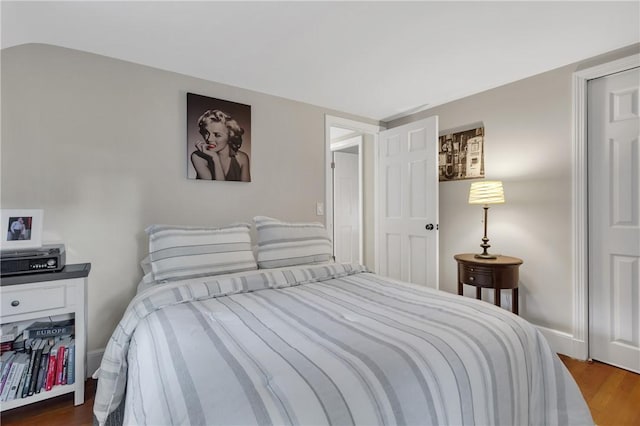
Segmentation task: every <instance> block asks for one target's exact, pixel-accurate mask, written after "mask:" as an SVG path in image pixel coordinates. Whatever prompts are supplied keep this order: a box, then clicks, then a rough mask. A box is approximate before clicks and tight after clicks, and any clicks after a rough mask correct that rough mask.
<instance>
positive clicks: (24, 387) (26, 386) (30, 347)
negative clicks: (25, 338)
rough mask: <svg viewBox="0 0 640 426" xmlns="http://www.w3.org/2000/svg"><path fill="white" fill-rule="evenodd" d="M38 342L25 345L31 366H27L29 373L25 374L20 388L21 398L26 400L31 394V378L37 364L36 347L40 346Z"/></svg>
mask: <svg viewBox="0 0 640 426" xmlns="http://www.w3.org/2000/svg"><path fill="white" fill-rule="evenodd" d="M38 343H39V342H38V341H35V340H34V341H33V342H28V343H25V345H27V348H28V354H29V364H27V371H26V373H25V377H24V381H23V382H22V385H21V386H20V398H24V397H25V396H27V394H28V393H29V384H30V383H31V376H33V366H34V364H35V358H36V351H35V350H34V348H33V347H34V346H38Z"/></svg>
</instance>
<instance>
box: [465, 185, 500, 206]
mask: <svg viewBox="0 0 640 426" xmlns="http://www.w3.org/2000/svg"><path fill="white" fill-rule="evenodd" d="M501 203H504V190H503V188H502V182H501V181H499V180H484V181H481V182H473V183H472V184H471V189H470V190H469V204H501Z"/></svg>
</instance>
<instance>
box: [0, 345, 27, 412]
mask: <svg viewBox="0 0 640 426" xmlns="http://www.w3.org/2000/svg"><path fill="white" fill-rule="evenodd" d="M24 355H25V354H22V353H18V354H16V356H15V358H14V361H13V363H12V364H11V369H10V370H9V375H8V376H7V381H6V383H5V385H4V388H3V389H2V394H0V400H2V401H9V400H11V399H13V398H14V397H15V394H16V387H17V385H18V384H17V382H16V377H19V376H20V374H21V373H22V370H21V369H20V361H21V358H22V357H23V356H24ZM10 394H12V395H13V396H12V397H11V398H10V397H9V395H10Z"/></svg>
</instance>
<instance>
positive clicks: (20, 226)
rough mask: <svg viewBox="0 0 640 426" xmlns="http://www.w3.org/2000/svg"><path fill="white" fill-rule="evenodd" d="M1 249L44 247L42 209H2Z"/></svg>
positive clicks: (0, 224)
mask: <svg viewBox="0 0 640 426" xmlns="http://www.w3.org/2000/svg"><path fill="white" fill-rule="evenodd" d="M0 215H1V216H2V221H1V222H0V226H2V240H0V249H2V250H3V251H5V250H20V249H31V248H39V247H42V219H43V216H44V212H43V211H42V210H41V209H1V210H0Z"/></svg>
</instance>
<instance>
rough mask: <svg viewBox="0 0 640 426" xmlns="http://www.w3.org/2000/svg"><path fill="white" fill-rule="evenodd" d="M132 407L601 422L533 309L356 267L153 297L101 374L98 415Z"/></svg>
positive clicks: (193, 287)
mask: <svg viewBox="0 0 640 426" xmlns="http://www.w3.org/2000/svg"><path fill="white" fill-rule="evenodd" d="M122 404H124V406H122ZM116 409H119V411H120V412H121V413H122V418H121V420H122V423H124V424H153V425H161V424H193V425H196V424H201V425H202V424H206V425H252V424H256V425H257V424H260V425H267V424H278V425H284V424H287V425H294V424H295V425H324V424H333V425H352V424H359V425H375V424H414V425H429V424H431V425H444V424H450V425H454V424H455V425H460V424H469V425H471V424H482V425H499V424H508V425H515V424H517V425H525V424H532V425H533V424H540V425H570V424H579V425H585V424H593V421H592V418H591V415H590V413H589V409H588V407H587V405H586V403H585V401H584V399H583V398H582V396H581V394H580V391H579V389H578V387H577V386H576V384H575V382H574V381H573V379H572V378H571V376H570V375H569V373H568V371H567V370H566V368H565V367H564V365H563V364H562V362H561V361H560V360H559V358H558V356H557V355H556V354H555V353H553V352H552V351H551V349H550V348H549V346H548V344H547V342H546V341H545V339H544V338H543V337H542V335H541V334H540V333H539V332H538V330H537V329H536V328H535V327H533V326H532V325H531V324H529V323H528V322H527V321H525V320H524V319H522V318H520V317H518V316H516V315H513V314H512V313H510V312H508V311H506V310H503V309H500V308H498V307H495V306H493V305H491V304H488V303H485V302H482V301H478V300H475V299H470V298H464V297H461V296H457V295H452V294H448V293H445V292H441V291H436V290H432V289H428V288H424V287H422V286H417V285H412V284H409V283H404V282H399V281H395V280H392V279H389V278H384V277H381V276H377V275H375V274H372V273H369V272H367V271H366V269H365V268H364V267H362V266H360V265H350V264H332V265H320V266H306V267H291V268H280V269H278V270H258V271H253V272H251V273H242V274H234V275H232V276H225V277H208V278H198V279H191V280H185V281H179V282H174V283H166V284H161V285H155V286H151V287H150V288H148V289H147V290H144V291H142V292H140V293H139V294H138V295H137V296H136V297H135V298H134V299H133V301H132V302H131V304H130V305H129V307H128V309H127V311H126V312H125V314H124V316H123V318H122V320H121V322H120V323H119V325H118V327H117V328H116V330H115V332H114V334H113V335H112V337H111V339H110V340H109V343H108V346H107V348H106V351H105V354H104V357H103V361H102V364H101V368H100V372H99V381H98V387H97V393H96V398H95V403H94V414H95V416H96V419H97V421H98V422H99V423H100V424H104V423H105V422H107V420H108V419H109V417H108V416H109V414H110V413H112V412H114V411H115V410H116ZM109 420H110V419H109Z"/></svg>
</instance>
